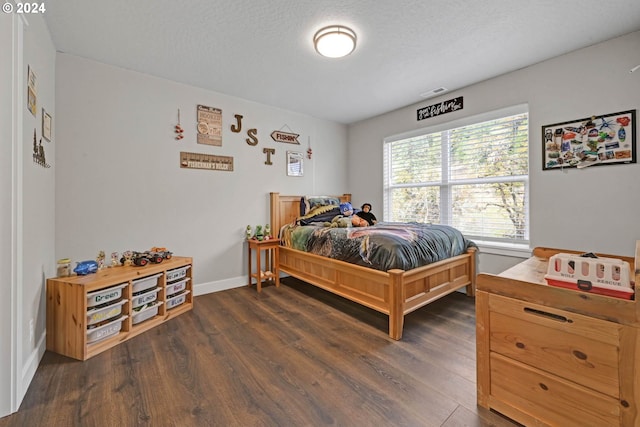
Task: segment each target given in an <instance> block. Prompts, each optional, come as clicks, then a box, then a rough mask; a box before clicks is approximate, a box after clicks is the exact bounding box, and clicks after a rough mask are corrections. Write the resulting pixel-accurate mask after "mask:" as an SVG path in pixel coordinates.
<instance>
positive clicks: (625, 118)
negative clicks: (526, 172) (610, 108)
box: [542, 110, 637, 170]
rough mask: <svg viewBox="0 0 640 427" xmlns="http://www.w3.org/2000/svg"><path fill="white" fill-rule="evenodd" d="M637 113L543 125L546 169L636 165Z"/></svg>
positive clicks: (626, 112)
mask: <svg viewBox="0 0 640 427" xmlns="http://www.w3.org/2000/svg"><path fill="white" fill-rule="evenodd" d="M635 130H636V110H628V111H621V112H618V113H611V114H605V115H602V116H591V117H587V118H584V119H578V120H571V121H568V122H561V123H554V124H551V125H546V126H542V169H543V170H548V169H562V168H574V167H576V168H584V167H587V166H597V165H610V164H620V163H636V161H637V159H636V132H635Z"/></svg>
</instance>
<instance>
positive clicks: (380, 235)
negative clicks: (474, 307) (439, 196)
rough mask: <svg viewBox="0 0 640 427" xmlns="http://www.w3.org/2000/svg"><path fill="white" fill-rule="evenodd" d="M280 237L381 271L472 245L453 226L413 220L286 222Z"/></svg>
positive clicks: (434, 259) (454, 253)
mask: <svg viewBox="0 0 640 427" xmlns="http://www.w3.org/2000/svg"><path fill="white" fill-rule="evenodd" d="M280 238H281V240H282V242H283V244H284V245H285V246H289V247H291V248H293V249H297V250H300V251H305V252H310V253H313V254H316V255H321V256H326V257H330V258H334V259H338V260H341V261H346V262H349V263H352V264H357V265H361V266H364V267H370V268H375V269H377V270H382V271H387V270H391V269H394V268H397V269H401V270H411V269H414V268H416V267H421V266H423V265H427V264H430V263H433V262H437V261H440V260H443V259H446V258H451V257H454V256H457V255H461V254H463V253H464V252H466V250H467V248H469V247H470V246H476V245H475V244H474V243H473V242H472V241H470V240H468V239H466V238H465V237H464V236H463V234H462V233H461V232H460V231H459V230H457V229H455V228H453V227H450V226H446V225H439V224H422V223H415V222H411V223H399V222H380V223H378V224H376V225H374V226H371V227H349V228H331V227H322V226H317V225H304V226H303V225H296V224H290V225H286V226H284V227H283V229H282V231H281V234H280Z"/></svg>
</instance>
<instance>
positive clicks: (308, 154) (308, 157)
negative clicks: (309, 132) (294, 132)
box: [307, 137, 313, 160]
mask: <svg viewBox="0 0 640 427" xmlns="http://www.w3.org/2000/svg"><path fill="white" fill-rule="evenodd" d="M308 145H309V148H307V159H309V160H311V155H312V154H313V150H312V149H311V137H309V140H308Z"/></svg>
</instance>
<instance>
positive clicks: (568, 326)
mask: <svg viewBox="0 0 640 427" xmlns="http://www.w3.org/2000/svg"><path fill="white" fill-rule="evenodd" d="M561 252H563V253H580V252H576V251H568V250H560V249H548V248H536V249H534V251H533V256H532V257H531V258H529V259H528V260H526V261H524V262H522V263H520V264H518V265H516V266H515V267H513V268H511V269H509V270H506V271H505V272H503V273H501V274H499V275H491V274H479V275H478V278H477V293H476V322H477V323H476V324H477V334H476V339H477V343H476V344H477V345H476V351H477V368H478V369H477V375H478V378H477V387H478V390H477V392H478V394H477V397H478V405H479V406H482V407H484V408H488V409H489V408H490V409H494V410H496V411H498V412H500V413H502V414H504V415H506V416H508V417H510V418H512V419H513V420H515V421H517V422H519V423H522V424H524V425H527V426H529V425H531V426H563V427H571V426H576V427H584V426H598V427H606V426H639V425H640V414H639V413H638V410H639V408H640V332H639V331H640V329H639V327H640V308H639V304H638V302H637V300H626V299H620V298H614V297H608V296H601V295H596V294H592V293H588V292H582V291H576V290H569V289H564V288H558V287H553V286H548V285H546V282H545V280H544V275H545V274H546V272H547V265H548V260H549V258H550V257H551V256H552V255H555V254H556V253H561ZM599 256H602V257H609V258H619V259H622V260H624V261H627V262H629V264H630V266H631V273H632V280H634V279H635V284H636V286H640V270H638V269H636V268H640V241H638V242H637V244H636V255H635V260H634V259H633V258H630V257H623V256H615V255H604V254H602V255H600V254H599ZM634 272H635V274H633V273H634Z"/></svg>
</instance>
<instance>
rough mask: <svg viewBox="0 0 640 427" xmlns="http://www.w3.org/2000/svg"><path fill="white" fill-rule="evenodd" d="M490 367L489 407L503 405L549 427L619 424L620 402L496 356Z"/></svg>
mask: <svg viewBox="0 0 640 427" xmlns="http://www.w3.org/2000/svg"><path fill="white" fill-rule="evenodd" d="M490 364H491V393H490V394H491V397H490V398H491V401H492V405H491V406H492V407H496V408H498V407H501V406H502V405H501V403H500V402H504V403H506V405H507V406H508V407H510V408H515V409H516V410H518V411H521V412H522V413H524V414H529V415H531V416H533V417H535V419H537V420H539V421H541V422H543V423H546V424H548V425H552V426H563V427H574V426H575V427H586V426H593V427H596V426H597V427H607V426H619V425H621V415H620V412H621V408H620V402H619V401H618V400H616V399H614V398H612V397H610V396H607V395H604V394H602V393H598V392H596V391H593V390H591V389H589V388H587V387H582V386H579V385H577V384H575V383H573V382H570V381H566V380H563V379H561V378H558V377H556V376H554V375H551V374H549V373H547V372H544V371H542V370H539V369H536V368H532V367H530V366H528V365H525V364H523V363H519V362H517V361H514V360H511V359H508V358H506V357H504V356H502V355H499V354H496V353H491V356H490ZM505 412H507V413H508V411H505Z"/></svg>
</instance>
